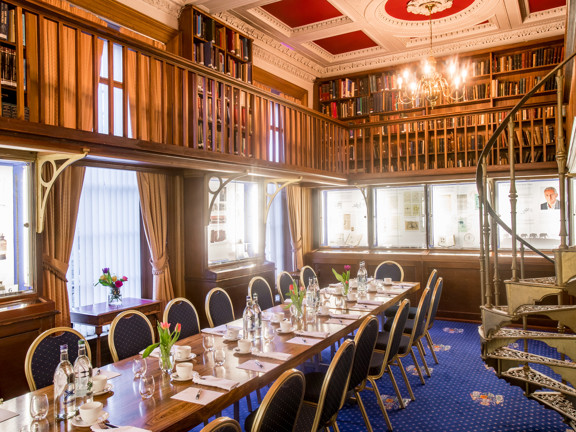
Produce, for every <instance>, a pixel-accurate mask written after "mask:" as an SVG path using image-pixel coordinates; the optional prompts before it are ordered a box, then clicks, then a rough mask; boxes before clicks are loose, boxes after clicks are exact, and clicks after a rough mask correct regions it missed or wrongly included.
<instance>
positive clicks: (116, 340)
mask: <svg viewBox="0 0 576 432" xmlns="http://www.w3.org/2000/svg"><path fill="white" fill-rule="evenodd" d="M153 343H154V329H153V328H152V324H150V321H149V320H148V318H147V317H146V315H144V314H143V313H142V312H139V311H137V310H127V311H124V312H122V313H121V314H119V315H117V316H116V318H114V320H113V321H112V324H110V333H108V346H109V347H110V354H112V360H113V361H114V362H117V361H120V360H124V359H125V358H128V357H132V356H135V355H137V354H138V353H140V351H142V350H145V349H146V348H148V346H150V345H152V344H153Z"/></svg>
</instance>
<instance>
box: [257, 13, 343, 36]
mask: <svg viewBox="0 0 576 432" xmlns="http://www.w3.org/2000/svg"><path fill="white" fill-rule="evenodd" d="M246 12H248V13H250V14H252V15H253V16H254V17H256V18H258V19H260V20H262V21H263V22H265V23H266V24H268V25H269V26H270V27H272V28H273V29H274V30H277V31H278V32H280V33H282V34H283V35H285V36H288V37H294V36H299V35H302V34H306V33H311V32H316V31H319V30H326V29H329V28H333V27H337V26H341V25H344V24H350V23H353V22H354V21H353V20H352V19H351V18H350V17H347V16H345V15H343V16H340V17H336V18H332V19H329V20H325V21H319V22H316V23H312V24H307V25H304V26H300V27H294V28H292V27H289V26H287V25H286V24H284V23H283V22H282V21H280V20H279V19H278V18H276V17H275V16H274V15H272V14H270V13H269V12H267V11H266V10H264V9H262V8H261V7H255V8H251V9H248V10H246Z"/></svg>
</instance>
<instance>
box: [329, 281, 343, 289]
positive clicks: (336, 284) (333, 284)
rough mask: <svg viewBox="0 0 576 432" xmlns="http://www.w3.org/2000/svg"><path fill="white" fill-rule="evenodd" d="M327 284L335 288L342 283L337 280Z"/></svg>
mask: <svg viewBox="0 0 576 432" xmlns="http://www.w3.org/2000/svg"><path fill="white" fill-rule="evenodd" d="M328 286H329V287H330V288H336V287H339V286H340V287H341V286H342V284H341V283H340V282H338V283H331V284H328Z"/></svg>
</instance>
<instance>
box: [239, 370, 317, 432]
mask: <svg viewBox="0 0 576 432" xmlns="http://www.w3.org/2000/svg"><path fill="white" fill-rule="evenodd" d="M305 387H306V380H305V379H304V374H303V373H302V372H300V371H299V370H296V369H290V370H288V371H286V372H284V373H283V374H282V375H280V377H279V378H278V379H277V380H276V381H275V382H274V384H273V385H272V387H271V388H270V390H268V393H266V397H265V398H264V401H263V402H262V404H261V405H260V408H258V409H257V410H256V411H253V412H252V413H250V414H249V415H248V417H246V421H245V422H244V430H245V431H246V432H261V431H262V432H264V431H274V432H293V431H294V430H295V429H294V426H295V425H296V419H297V418H298V414H299V412H300V407H301V406H302V400H303V397H304V388H305Z"/></svg>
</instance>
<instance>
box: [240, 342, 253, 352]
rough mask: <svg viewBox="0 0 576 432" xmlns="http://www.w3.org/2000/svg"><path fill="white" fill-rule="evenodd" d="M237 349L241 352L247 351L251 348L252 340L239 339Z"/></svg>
mask: <svg viewBox="0 0 576 432" xmlns="http://www.w3.org/2000/svg"><path fill="white" fill-rule="evenodd" d="M238 349H239V350H240V352H241V353H248V352H250V350H251V349H252V341H251V340H250V339H240V340H239V341H238Z"/></svg>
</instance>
